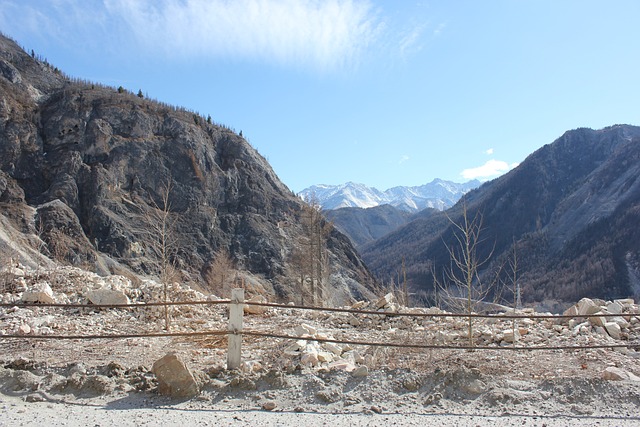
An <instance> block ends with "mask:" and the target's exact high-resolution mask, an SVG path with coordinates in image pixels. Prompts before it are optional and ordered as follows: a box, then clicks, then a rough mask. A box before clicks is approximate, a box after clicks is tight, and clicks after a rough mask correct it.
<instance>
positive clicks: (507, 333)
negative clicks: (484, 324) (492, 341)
mask: <svg viewBox="0 0 640 427" xmlns="http://www.w3.org/2000/svg"><path fill="white" fill-rule="evenodd" d="M519 339H520V331H519V330H518V329H516V330H515V333H514V330H513V329H505V330H504V331H502V340H503V341H505V342H508V343H513V342H518V340H519Z"/></svg>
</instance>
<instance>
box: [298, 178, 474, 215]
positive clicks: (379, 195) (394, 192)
mask: <svg viewBox="0 0 640 427" xmlns="http://www.w3.org/2000/svg"><path fill="white" fill-rule="evenodd" d="M479 185H480V181H477V180H473V181H469V182H466V183H464V184H458V183H455V182H451V181H443V180H441V179H435V180H433V181H432V182H430V183H428V184H425V185H419V186H415V187H404V186H399V187H393V188H390V189H388V190H386V191H380V190H378V189H376V188H373V187H368V186H366V185H364V184H357V183H354V182H348V183H346V184H342V185H313V186H311V187H309V188H306V189H304V190H302V191H301V192H300V195H301V196H302V197H304V198H305V199H309V198H315V199H317V202H318V203H319V204H320V206H322V209H325V210H331V209H340V208H347V207H357V208H371V207H375V206H380V205H385V204H387V205H391V206H394V207H396V208H398V209H400V210H404V211H407V212H417V211H421V210H422V209H425V208H434V209H438V210H443V209H446V208H449V207H451V206H453V204H454V203H456V202H457V201H458V200H459V199H460V197H462V195H464V194H465V193H466V192H467V191H469V190H471V189H474V188H476V187H478V186H479Z"/></svg>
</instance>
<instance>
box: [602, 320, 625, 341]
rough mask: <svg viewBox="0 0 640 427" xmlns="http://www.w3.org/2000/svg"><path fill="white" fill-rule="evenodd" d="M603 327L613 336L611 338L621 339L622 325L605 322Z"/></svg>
mask: <svg viewBox="0 0 640 427" xmlns="http://www.w3.org/2000/svg"><path fill="white" fill-rule="evenodd" d="M603 326H604V329H605V330H606V331H607V333H608V334H609V335H610V336H611V338H613V339H616V340H619V339H620V332H621V330H620V325H618V324H617V323H615V322H605V324H604V325H603Z"/></svg>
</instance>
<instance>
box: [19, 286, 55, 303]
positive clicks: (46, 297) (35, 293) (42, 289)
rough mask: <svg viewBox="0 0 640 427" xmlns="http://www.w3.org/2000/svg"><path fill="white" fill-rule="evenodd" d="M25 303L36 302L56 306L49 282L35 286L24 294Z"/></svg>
mask: <svg viewBox="0 0 640 427" xmlns="http://www.w3.org/2000/svg"><path fill="white" fill-rule="evenodd" d="M22 301H23V302H34V303H40V304H54V303H55V302H56V301H55V299H54V298H53V291H52V290H51V286H50V285H49V284H48V283H47V282H42V283H38V284H36V285H34V286H33V287H32V288H31V289H30V290H28V291H27V292H25V293H23V294H22Z"/></svg>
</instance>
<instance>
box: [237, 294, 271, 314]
mask: <svg viewBox="0 0 640 427" xmlns="http://www.w3.org/2000/svg"><path fill="white" fill-rule="evenodd" d="M247 302H257V303H266V302H268V301H267V299H266V298H265V297H263V296H262V295H255V296H253V297H251V298H250V299H248V300H247ZM268 308H269V307H265V306H262V305H249V304H244V305H243V310H244V312H245V313H247V314H264V313H265V312H266V311H267V309H268Z"/></svg>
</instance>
